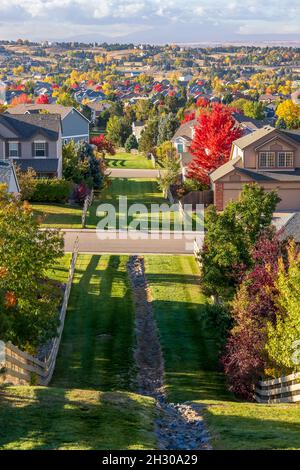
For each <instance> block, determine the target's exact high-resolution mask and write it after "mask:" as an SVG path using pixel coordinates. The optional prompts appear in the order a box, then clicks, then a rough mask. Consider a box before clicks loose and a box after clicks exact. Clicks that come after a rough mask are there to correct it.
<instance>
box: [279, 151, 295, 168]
mask: <svg viewBox="0 0 300 470" xmlns="http://www.w3.org/2000/svg"><path fill="white" fill-rule="evenodd" d="M293 166H294V153H293V152H278V167H280V168H292V167H293Z"/></svg>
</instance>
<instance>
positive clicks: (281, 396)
mask: <svg viewBox="0 0 300 470" xmlns="http://www.w3.org/2000/svg"><path fill="white" fill-rule="evenodd" d="M255 395H256V401H257V402H259V403H297V402H300V372H296V373H294V374H290V375H286V376H285V377H279V378H278V379H268V380H262V381H260V382H258V384H257V387H256V390H255Z"/></svg>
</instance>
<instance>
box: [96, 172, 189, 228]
mask: <svg viewBox="0 0 300 470" xmlns="http://www.w3.org/2000/svg"><path fill="white" fill-rule="evenodd" d="M119 196H126V197H127V204H128V208H129V207H130V206H131V205H132V204H143V205H144V207H141V208H140V213H136V214H134V213H133V214H132V215H129V216H128V224H131V223H132V222H133V221H134V220H135V221H136V225H135V227H134V228H136V229H138V230H139V229H141V228H145V229H146V230H147V229H150V228H151V221H153V223H156V224H157V227H154V226H153V228H162V220H163V218H164V220H166V217H168V216H170V222H171V223H170V226H171V228H173V223H174V219H175V220H180V219H179V215H178V214H175V215H174V213H170V211H169V210H168V209H169V207H166V209H167V211H166V213H165V214H164V217H162V214H161V213H159V210H158V208H154V209H153V211H152V213H150V211H151V204H158V205H161V204H169V203H168V201H167V200H166V199H165V198H164V197H163V194H162V192H161V191H160V189H159V187H158V184H157V180H156V179H155V178H112V179H111V185H110V187H109V188H107V189H106V190H105V191H103V193H102V194H101V195H100V198H99V199H96V200H94V202H93V204H92V206H91V207H90V209H89V214H88V217H87V227H88V228H93V227H95V226H96V225H97V223H98V222H99V221H100V220H101V219H102V218H103V217H104V211H100V210H99V212H100V214H99V215H98V216H97V208H98V206H99V205H100V204H102V203H104V204H107V203H109V204H112V205H113V206H114V207H115V209H116V217H117V228H119V218H120V216H121V215H124V214H126V212H125V211H124V210H119ZM137 209H138V208H137V207H135V208H133V211H134V212H135V211H136V210H137ZM110 228H114V227H111V226H110Z"/></svg>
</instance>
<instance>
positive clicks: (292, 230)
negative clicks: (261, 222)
mask: <svg viewBox="0 0 300 470" xmlns="http://www.w3.org/2000/svg"><path fill="white" fill-rule="evenodd" d="M282 235H283V238H290V237H293V238H294V240H295V242H296V243H300V213H299V212H295V214H294V216H293V217H291V218H290V219H289V220H288V222H287V224H286V225H285V226H284V228H283V234H282Z"/></svg>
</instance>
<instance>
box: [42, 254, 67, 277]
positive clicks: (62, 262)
mask: <svg viewBox="0 0 300 470" xmlns="http://www.w3.org/2000/svg"><path fill="white" fill-rule="evenodd" d="M70 261H71V254H70V253H68V254H65V255H63V256H62V257H61V258H60V259H59V260H58V261H57V263H56V264H55V265H54V266H53V268H50V269H48V271H47V276H48V277H49V278H50V279H53V280H55V281H59V282H61V283H64V284H65V283H66V282H67V281H68V278H69V267H70Z"/></svg>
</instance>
